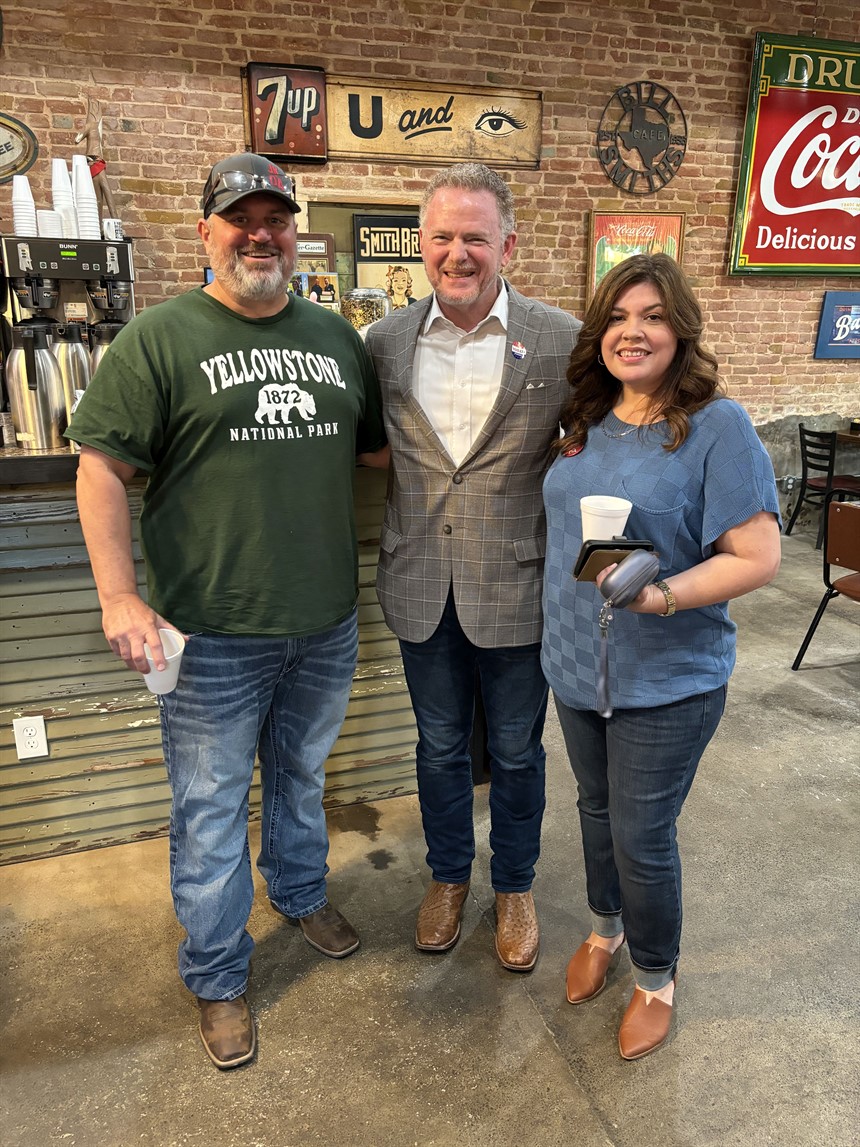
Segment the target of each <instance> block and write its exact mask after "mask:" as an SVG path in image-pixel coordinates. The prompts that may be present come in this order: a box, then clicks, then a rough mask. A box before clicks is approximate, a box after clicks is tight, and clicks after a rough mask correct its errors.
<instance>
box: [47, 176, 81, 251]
mask: <svg viewBox="0 0 860 1147" xmlns="http://www.w3.org/2000/svg"><path fill="white" fill-rule="evenodd" d="M51 197H52V199H53V202H54V210H55V211H58V212H59V213H60V218H61V219H62V221H63V237H64V238H65V239H76V238H77V237H78V217H77V215H75V198H74V196H73V195H72V183H71V180H70V179H69V169H68V167H66V161H65V160H64V159H52V160H51Z"/></svg>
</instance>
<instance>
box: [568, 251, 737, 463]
mask: <svg viewBox="0 0 860 1147" xmlns="http://www.w3.org/2000/svg"><path fill="white" fill-rule="evenodd" d="M636 283H653V284H654V286H655V287H656V288H657V290H658V291H659V292H660V298H661V299H662V301H663V307H664V316H665V318H666V321H667V322H668V324H669V326H670V327H671V328H672V330H673V332H674V333H675V336H676V338H677V339H678V348H677V350H676V351H675V357H674V358H673V360H672V362H671V363H670V365H669V369H668V370H667V371H666V377H665V379H664V381H663V385H662V386H661V387H660V389H659V390H658V391H657V392H656V393H655V394H654V395H652V397H651V399H650V401H649V404H648V410H647V413H648V415H649V418H650V419H651V420H653V418H654V416H655V415H656V414H659V415H660V416H661V417H662V418H665V420H666V421H667V423H668V424H669V431H670V435H669V439H668V441H667V442H666V443H665V444H664V448H665V449H666V450H677V449H678V447H679V446H681V445H682V443H683V442H684V440H685V439H686V437H687V434H688V433H689V430H690V419H689V415H690V414H692V413H694V411H696V410H701V408H702V407H703V406H707V404H708V403H709V402H711V401H713V399H714V398H716V397H719V393H720V391H721V390H722V387H721V384H720V381H719V378H718V376H717V360H716V359H715V358H714V356H713V355H712V354H711V353H710V351H707V350H705V349H704V347H703V346H702V345H701V342H700V339H701V335H702V312H701V309H700V307H699V304H698V303H697V302H696V299H695V296H694V295H693V292H692V291H691V290H690V284H689V283H688V281H687V278H686V276H685V275H684V272H683V271H682V270H681V268H680V267H679V266H678V264H677V263H676V262H675V260H674V259H671V258H670V257H669V256H668V255H632V256H631V257H630V258H629V259H625V260H624V262H623V263H619V264H618V266H617V267H613V269H612V270H611V271H609V273H608V274H607V275H605V276H604V278H603V279H601V281H600V283H599V284H598V287H597V290H596V291H595V294H594V298H593V299H592V301H591V306H590V307H589V308H588V311H587V313H586V316H585V319H584V321H583V325H582V330H581V331H580V332H579V339H578V340H577V344H576V346H575V347H574V349H573V351H572V353H571V356H570V364H569V366H568V368H567V381H568V382H569V383H570V386H571V387H572V388H573V394H572V395H571V397H570V401H569V402H568V404H567V406H565V408H564V410H563V411H562V415H561V423H562V427H563V428H564V437H563V438H560V439H559V440H558V442H556V443H554V444H553V446H554V449H555V450H558V451H564V450H569V449H570V448H571V447H573V446H580V445H582V444H583V443H584V442H585V440H586V438H587V437H588V430H589V427H590V426H594V425H596V424H597V423H598V422H600V420H601V419H602V418H604V417H605V416H606V415H607V414H608V413H609V411H610V410H611V409H612V408H613V406H615V404H616V402H617V401H618V397H619V395H620V394H621V383H620V382H619V381H618V379H616V378H615V377H614V376H613V375H612V374H610V373H609V371H608V370H607V368H606V367H605V366H603V364H602V363H599V362H598V361H597V356H598V355H599V354H600V341H601V339H602V338H603V336H604V334H605V333H606V330H607V328H608V326H609V320H610V317H611V315H612V308H613V306H614V304H615V301H616V299H617V298H618V296H619V295H620V294H621V293H622V291H626V290H627V288H628V287H632V286H634V285H635V284H636Z"/></svg>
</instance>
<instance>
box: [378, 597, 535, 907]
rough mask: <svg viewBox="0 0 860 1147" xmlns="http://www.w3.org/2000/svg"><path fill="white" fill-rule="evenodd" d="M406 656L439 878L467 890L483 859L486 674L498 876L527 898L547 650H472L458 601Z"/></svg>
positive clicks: (425, 811)
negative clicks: (477, 762) (479, 799)
mask: <svg viewBox="0 0 860 1147" xmlns="http://www.w3.org/2000/svg"><path fill="white" fill-rule="evenodd" d="M400 649H401V652H402V655H403V668H404V669H405V671H406V681H407V684H408V686H409V693H410V695H411V697H412V707H413V709H414V710H415V718H416V721H417V723H418V747H417V750H416V758H417V771H418V797H419V801H420V804H421V817H422V822H423V825H424V836H425V839H426V841H427V863H428V865H429V866H430V869H431V871H432V873H433V879H434V880H438V881H441V882H442V883H446V884H462V883H465V882H466V881H467V880H468V879H469V878H470V874H471V868H472V861H473V860H474V857H475V828H474V822H473V819H472V762H471V758H470V755H469V738H470V736H471V732H472V719H473V716H474V707H475V673H476V669H477V671H478V673H479V675H480V681H481V696H482V698H483V701H484V709H485V711H486V715H487V750H488V753H489V757H490V775H491V780H490V826H491V827H490V848H491V849H492V854H493V855H492V860H491V862H490V875H491V878H492V883H493V888H494V889H495V890H496V891H497V892H527V891H528V890H529V889H530V888H531V886H532V881H533V880H534V871H535V867H534V866H535V864H536V863H537V859H538V856H539V855H540V829H541V821H542V820H543V810H544V805H545V803H546V801H545V796H544V764H545V761H546V754H545V753H544V750H543V746H542V745H541V734H542V732H543V725H544V718H545V717H546V705H547V697H548V688H547V684H546V680H545V678H544V676H543V673H542V671H541V667H540V645H539V644H538V645H523V646H501V647H498V648H493V649H481V648H479V647H478V646H477V645H473V644H472V642H471V641H469V639H468V637H466V635H465V634H464V633H463V630H462V628H461V626H460V622H459V621H458V619H457V611H456V609H455V606H454V598H453V594H449V595H448V602H447V604H446V606H445V611H444V613H443V614H442V620H441V621H440V622H439V626H438V628H437V629H436V632H435V633H434V634H433V636H432V637H430V638H429V639H428V640H427V641H420V642H415V641H401V642H400Z"/></svg>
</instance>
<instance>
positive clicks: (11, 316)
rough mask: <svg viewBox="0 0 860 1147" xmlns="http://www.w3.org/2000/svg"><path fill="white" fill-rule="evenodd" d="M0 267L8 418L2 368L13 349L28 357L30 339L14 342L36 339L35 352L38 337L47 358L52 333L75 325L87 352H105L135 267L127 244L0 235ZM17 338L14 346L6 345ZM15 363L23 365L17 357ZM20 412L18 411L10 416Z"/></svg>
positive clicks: (127, 300) (130, 300) (128, 305)
mask: <svg viewBox="0 0 860 1147" xmlns="http://www.w3.org/2000/svg"><path fill="white" fill-rule="evenodd" d="M0 260H2V266H0V302H2V316H0V367H2V368H3V369H2V371H0V383H2V389H0V408H2V409H3V410H7V409H9V405H10V403H9V399H10V393H9V391H10V383H11V379H9V378H7V377H6V368H7V367H8V359H9V355H10V352H11V351H12V348H13V341H16V343H17V345H19V346H24V345H26V346H27V348H28V349H29V347H30V346H31V343H30V341H29V337H30V336H27V337H26V339H25V342H23V343H22V341H21V340H22V338H24V337H25V332H27V331H29V332H30V335H33V336H35V335H37V334H38V336H39V337H38V339H37V341H36V343H33V344H32V345H33V346H36V345H38V346H40V347H41V346H43V339H42V335H44V345H45V346H46V347H47V350H48V351H49V353H50V352H51V348H52V345H53V343H54V341H55V339H56V334H57V327H58V326H66V325H67V324H69V323H78V324H80V327H81V335H82V337H83V339H84V342H85V345H87V347H88V348H89V349H90V350H92V349H93V348H94V347H95V346H97V345H99V346H102V347H104V345H105V344H106V343H108V342H109V341H110V340H111V339H112V338H113V336H114V334H115V333H116V331H117V330H119V329H120V328H121V327H122V325H123V324H124V323H126V322H128V320H129V319H130V318H132V317H133V315H134V285H133V284H134V266H133V263H132V253H131V241H130V240H128V239H125V240H119V241H110V242H102V241H101V240H96V239H45V238H30V237H28V236H16V235H4V236H0ZM16 330H17V332H18V338H17V340H13V331H16ZM16 361H24V360H23V357H20V359H19V356H16ZM28 361H31V360H30V359H29V357H28ZM43 361H45V362H46V361H47V360H43ZM39 377H40V378H41V377H43V376H42V374H41V373H40V375H39ZM20 409H21V407H20V404H18V405H17V406H16V408H15V413H17V412H18V411H20ZM16 429H17V430H19V431H20V430H21V427H16ZM30 441H31V440H28V439H24V440H21V437H20V434H19V442H20V444H21V445H30ZM31 448H32V447H31Z"/></svg>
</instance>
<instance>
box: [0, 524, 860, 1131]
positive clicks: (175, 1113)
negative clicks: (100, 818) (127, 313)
mask: <svg viewBox="0 0 860 1147" xmlns="http://www.w3.org/2000/svg"><path fill="white" fill-rule="evenodd" d="M812 544H813V543H812V537H811V535H809V534H806V535H797V536H794V537H791V538H786V539H784V564H783V569H782V572H781V573H780V575H779V578H778V580H777V581H776V582H775V583H774V585H773V586H771V587H769V588H767V589H766V590H762V591H760V592H758V593H756V594H754V595H752V596H751V597H749V598H746V599H743V600H741V601H739V602H737V603H736V605H735V607H734V614H735V617H736V618H737V620H738V622H739V624H740V657H739V667H738V669H737V670H736V672H735V676H734V679H733V684H732V687H731V689H730V694H729V709H728V712H727V715H726V717H725V719H724V721H723V724H722V726H721V729H720V731H719V733H718V735H717V738H716V740H715V741H714V743H713V744H712V745H711V747H710V748H709V750H708V752H707V754H706V756H705V758H704V761H703V763H702V766H701V768H700V771H699V776H698V779H697V781H696V784H695V785H694V787H693V791H692V794H691V796H690V798H689V800H688V802H687V806H686V809H685V812H684V815H683V817H682V820H681V824H680V838H681V847H682V854H683V857H684V863H685V911H686V916H685V931H684V945H683V959H682V964H681V971H680V983H679V989H678V994H677V997H676V999H677V1003H676V1009H675V1011H676V1019H675V1027H674V1029H673V1034H672V1036H671V1037H670V1041H669V1042H668V1043H667V1045H666V1046H665V1047H664V1048H663V1049H662V1050H661V1051H660V1052H658V1053H657V1054H655V1055H653V1056H650V1057H648V1058H646V1059H644V1060H641V1061H639V1062H637V1063H632V1064H629V1063H624V1062H623V1061H622V1060H621V1059H620V1058H619V1056H618V1052H617V1048H616V1030H617V1026H618V1022H619V1020H620V1018H621V1015H622V1014H623V1011H624V1008H625V1006H626V1003H627V1000H628V998H629V995H630V992H631V990H632V980H631V975H630V966H629V962H628V958H627V956H626V953H625V954H624V955H623V956H622V959H621V960H620V961H619V962H617V964H616V966H615V968H614V970H613V971H612V972H611V973H610V980H609V984H608V986H607V989H606V991H604V992H603V994H602V995H601V996H599V997H598V998H597V999H595V1000H594V1001H592V1002H590V1003H588V1004H584V1005H581V1006H579V1007H576V1008H572V1007H570V1006H569V1005H568V1004H567V1003H566V1001H565V998H564V969H565V965H566V963H567V960H568V958H569V956H570V954H571V953H572V951H573V950H574V949H575V948H576V947H577V946H578V944H579V943H580V941H581V939H582V938H583V937H584V935H585V934H586V933H587V931H588V921H587V916H586V912H585V908H584V900H583V879H582V861H581V855H580V845H579V832H578V824H577V815H576V807H575V793H574V785H573V781H572V778H571V775H570V773H569V770H568V766H567V764H566V760H565V757H564V752H563V749H562V743H561V737H560V734H559V730H558V726H557V724H556V721H555V717H554V714H551V716H550V719H549V722H548V727H547V735H546V744H547V751H548V790H549V792H548V808H547V815H546V820H545V829H544V854H543V857H542V859H541V862H540V867H539V875H538V879H537V882H536V884H535V894H536V900H537V903H538V909H539V913H540V918H541V924H542V929H543V947H542V954H541V958H540V961H539V963H538V966H537V968H536V969H535V971H534V972H533V973H532V974H531V975H529V976H519V975H515V974H512V973H510V972H506V971H504V970H503V969H502V968H501V967H500V966H499V965H498V964H497V962H496V960H495V957H494V953H493V933H492V903H493V898H492V891H491V889H490V886H489V881H488V847H487V841H486V837H487V827H488V816H487V792H486V788H482V789H481V790H479V792H478V793H477V796H476V822H477V828H478V840H479V856H478V862H477V864H476V866H475V875H474V880H473V884H472V892H471V895H470V898H469V902H468V905H467V910H466V914H465V922H464V930H463V935H462V939H461V941H460V943H459V945H458V946H457V948H456V949H454V950H453V951H452V952H451V953H449V954H447V955H443V956H428V955H422V954H420V953H418V952H416V951H415V950H414V949H413V947H412V935H413V929H414V918H415V910H416V908H417V905H418V903H419V901H420V899H421V896H422V894H423V889H424V885H425V881H426V879H427V873H426V870H425V866H424V859H423V857H424V848H423V841H422V837H421V829H420V823H419V816H418V808H417V803H416V801H415V799H414V798H411V797H407V798H400V799H396V800H390V801H384V802H380V803H379V804H376V805H358V806H353V807H351V808H347V809H343V810H340V811H338V812H336V813H334V814H333V815H332V816H331V817H330V827H331V838H332V849H331V857H330V861H331V867H332V874H331V878H330V894H331V897H332V900H333V902H334V903H336V904H337V905H338V906H339V907H340V908H341V909H342V910H343V911H345V912H346V913H347V915H348V916H349V917H350V918H351V919H352V920H353V921H354V922H355V924H356V925H357V927H358V928H359V929H360V931H361V934H362V947H361V949H360V950H359V951H358V952H357V953H356V954H355V955H354V956H352V957H350V958H349V959H347V960H344V961H343V962H336V961H333V960H328V959H326V958H325V957H323V956H320V955H318V954H317V953H315V952H314V951H313V950H312V949H311V948H309V947H308V946H307V945H306V944H305V943H304V942H303V940H302V938H301V936H300V934H299V933H298V931H297V930H295V929H292V928H289V927H286V926H285V925H284V924H283V922H282V921H281V920H280V919H279V918H278V917H276V916H275V915H274V913H272V912H271V911H270V910H269V909H268V908H267V904H266V898H265V895H264V890H263V887H262V885H260V887H259V889H258V895H257V899H256V902H255V905H254V911H253V915H252V917H251V930H252V932H253V934H254V936H255V937H256V939H257V950H256V954H255V958H254V971H253V979H252V985H251V999H252V1003H253V1007H254V1010H255V1012H256V1015H257V1019H258V1023H259V1056H258V1059H257V1061H256V1063H254V1064H252V1065H249V1066H248V1067H245V1068H241V1069H239V1070H237V1071H234V1072H230V1073H220V1072H218V1071H216V1070H215V1069H214V1068H213V1067H212V1066H211V1065H210V1063H209V1061H208V1060H207V1059H206V1057H205V1055H204V1052H203V1049H202V1047H201V1045H200V1043H199V1041H198V1037H197V1034H196V1027H195V1025H196V1009H195V1006H194V1001H193V999H192V997H191V996H190V995H189V994H188V993H187V992H186V991H185V989H184V988H183V987H182V985H181V984H180V982H179V980H178V978H177V976H176V973H175V950H176V945H177V943H178V941H179V939H180V930H179V927H178V925H177V924H176V922H175V920H174V918H173V914H172V910H171V904H170V898H169V895H168V889H167V843H166V841H164V840H157V841H150V842H147V843H144V844H132V845H124V846H121V847H116V848H109V849H103V850H101V851H95V852H89V853H82V854H78V855H75V856H67V857H63V858H58V859H51V860H44V861H31V862H29V863H25V864H19V865H14V866H10V867H7V868H5V869H4V870H3V872H2V875H0V886H2V904H0V993H2V1009H0V1010H2V1015H0V1069H2V1076H0V1113H2V1119H0V1128H2V1130H0V1142H2V1143H3V1145H4V1147H47V1145H50V1144H55V1143H56V1144H66V1145H68V1147H132V1145H141V1147H174V1145H176V1147H179V1145H187V1144H200V1145H202V1144H206V1145H207V1147H306V1145H307V1147H310V1145H316V1144H327V1145H331V1147H413V1145H414V1147H454V1145H457V1147H460V1145H462V1147H520V1145H523V1147H556V1145H559V1147H561V1145H563V1144H564V1145H567V1144H572V1145H576V1147H608V1145H610V1144H611V1145H613V1147H650V1145H654V1147H658V1145H659V1147H682V1145H683V1147H687V1145H691V1147H692V1145H695V1147H718V1145H719V1147H724V1145H725V1147H728V1145H738V1147H741V1145H743V1147H758V1145H760V1144H762V1145H763V1144H774V1145H777V1147H806V1145H810V1147H811V1145H812V1144H819V1143H826V1144H828V1145H833V1147H836V1145H847V1144H855V1143H857V1142H858V1138H857V1132H856V1128H857V1127H858V1125H860V1120H858V1115H860V1112H858V1105H857V1100H856V1096H855V1090H854V1089H855V1085H856V1082H857V1081H856V1077H855V1076H854V1068H855V1066H856V1062H857V1043H858V1039H857V1030H858V1029H857V1024H856V1020H857V1011H856V1004H855V1000H856V997H857V981H858V971H860V966H858V965H860V961H858V946H857V938H856V935H857V933H856V920H857V917H856V907H857V901H856V887H857V885H856V870H855V871H853V872H852V869H853V868H854V867H855V865H854V861H855V857H856V854H857V843H858V841H857V831H856V827H855V825H856V813H857V788H856V786H855V785H854V780H855V774H856V770H857V764H858V747H860V745H858V731H857V729H858V725H857V717H858V706H857V699H858V684H860V681H859V680H858V678H860V673H858V670H860V640H858V638H860V611H858V609H857V608H856V606H853V605H852V603H850V602H846V601H844V600H837V601H835V602H833V603H831V605H830V606H829V607H828V611H827V614H826V615H825V619H824V621H823V622H822V624H821V626H820V628H819V632H818V635H817V637H816V638H815V640H814V642H813V645H812V647H811V648H810V650H809V652H808V653H807V656H806V661H805V663H804V665H803V667H802V669H801V671H800V672H799V673H792V672H790V671H789V668H788V667H789V665H790V664H791V661H792V659H793V657H794V654H795V652H796V650H797V647H798V646H799V644H800V640H801V637H802V635H803V632H804V631H805V627H806V626H807V624H808V622H809V620H810V619H811V617H812V614H813V612H814V610H815V607H816V605H817V602H818V600H819V598H820V595H821V581H820V578H821V573H820V562H821V559H820V555H819V554H817V553H816V552H815V551H814V550H813V549H812Z"/></svg>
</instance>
